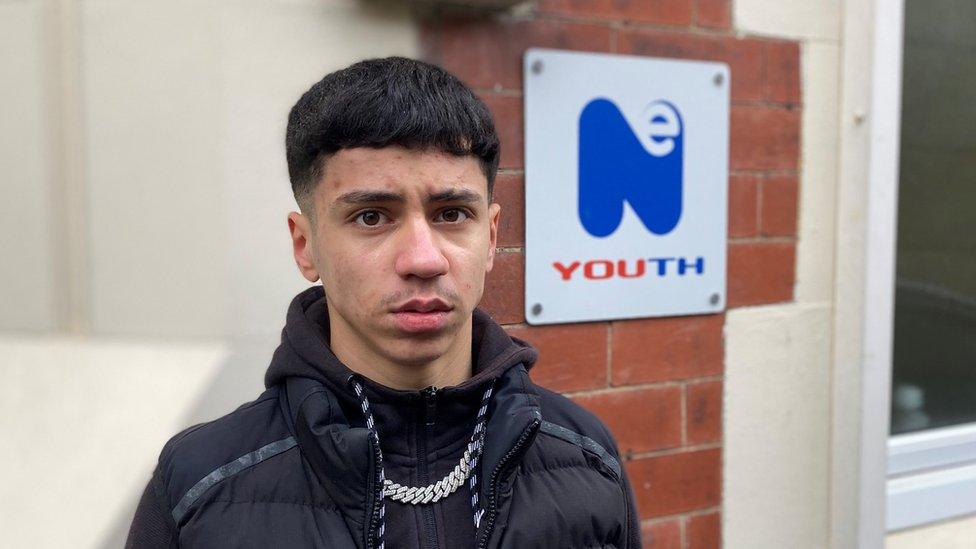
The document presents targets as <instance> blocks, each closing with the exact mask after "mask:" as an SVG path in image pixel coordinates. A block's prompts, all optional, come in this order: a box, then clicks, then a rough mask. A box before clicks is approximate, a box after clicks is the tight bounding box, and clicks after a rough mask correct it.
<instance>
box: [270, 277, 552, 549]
mask: <svg viewBox="0 0 976 549" xmlns="http://www.w3.org/2000/svg"><path fill="white" fill-rule="evenodd" d="M473 316H474V318H473V327H472V341H471V365H472V369H473V375H472V377H471V378H470V379H468V380H467V381H465V382H464V383H462V384H460V385H457V386H455V387H437V388H431V387H428V388H427V389H425V390H423V391H401V390H397V389H391V388H389V387H386V386H383V385H380V384H379V383H376V382H373V381H372V380H370V379H368V378H363V380H364V384H363V385H364V389H365V392H366V396H367V397H368V398H369V402H370V406H371V408H372V410H373V416H374V417H375V420H376V431H377V433H378V435H379V440H380V448H381V449H382V450H383V468H384V471H385V473H386V478H388V479H390V480H392V481H394V482H397V483H399V484H403V485H406V486H427V485H428V484H430V483H432V482H436V481H438V480H440V479H442V478H443V477H444V476H445V475H447V474H448V473H450V472H451V470H452V469H454V466H455V465H457V463H458V461H459V460H460V459H461V454H462V453H463V452H464V448H465V446H466V445H467V443H468V441H469V439H470V437H471V431H472V430H473V429H474V422H475V417H476V415H477V410H478V406H479V404H480V403H481V397H482V394H483V393H484V390H485V389H486V388H487V385H486V384H487V383H488V382H490V381H494V380H495V379H497V378H498V377H499V376H501V375H502V374H504V373H505V372H506V371H508V370H509V369H510V368H512V367H513V366H517V365H519V364H523V365H525V367H526V368H531V367H532V365H533V364H534V363H535V361H536V359H537V357H538V353H537V352H536V350H535V349H533V348H532V347H531V346H530V345H529V344H528V343H526V342H524V341H522V340H519V339H517V338H513V337H511V336H509V335H508V334H507V333H505V330H503V329H502V328H501V327H500V326H499V325H498V324H496V323H495V322H494V321H493V320H492V319H491V318H490V317H489V316H488V315H487V314H486V313H484V312H482V311H481V310H478V309H476V310H475V311H474V315H473ZM352 374H353V371H352V370H350V369H349V368H348V367H347V366H346V365H345V364H343V363H342V362H340V361H339V359H338V358H336V356H335V355H334V354H333V353H332V349H330V348H329V311H328V307H327V306H326V300H325V293H324V292H323V289H322V287H321V286H314V287H312V288H310V289H308V290H306V291H305V292H303V293H301V294H299V295H298V297H296V298H295V300H294V301H293V302H292V304H291V306H290V307H289V309H288V318H287V321H286V324H285V328H284V330H282V334H281V345H280V346H279V347H278V349H277V350H276V351H275V354H274V357H273V358H272V360H271V367H270V368H268V371H267V374H266V375H265V378H264V384H265V386H267V387H274V386H275V385H278V384H279V383H281V382H283V381H284V380H285V379H286V378H288V377H291V376H300V377H308V378H312V379H315V380H317V381H320V382H322V383H323V384H324V385H325V386H327V387H328V388H329V389H330V390H331V391H332V392H333V393H334V394H335V396H336V397H337V398H338V400H339V403H340V405H341V406H342V410H343V412H344V413H345V416H346V418H348V419H349V423H350V424H351V425H353V426H357V427H362V426H364V425H365V418H364V417H363V414H362V411H361V410H360V404H359V400H358V398H357V397H356V395H355V393H354V392H353V390H352V389H351V388H350V385H349V378H350V376H351V375H352ZM466 494H467V491H466V490H458V492H455V493H454V494H451V495H450V496H448V497H446V498H444V499H442V500H440V501H438V502H437V503H432V504H427V505H409V504H405V503H398V502H393V501H390V500H387V502H386V547H388V548H390V549H396V548H398V547H422V548H424V549H429V548H435V547H438V548H446V547H450V548H453V547H458V548H463V547H473V546H474V537H475V528H474V520H473V516H472V508H471V503H470V501H469V498H468V497H467V496H466Z"/></svg>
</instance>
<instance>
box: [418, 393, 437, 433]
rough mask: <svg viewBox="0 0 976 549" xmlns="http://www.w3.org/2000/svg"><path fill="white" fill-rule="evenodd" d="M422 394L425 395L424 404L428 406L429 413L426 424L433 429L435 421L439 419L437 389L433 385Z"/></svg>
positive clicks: (426, 415)
mask: <svg viewBox="0 0 976 549" xmlns="http://www.w3.org/2000/svg"><path fill="white" fill-rule="evenodd" d="M420 392H421V394H423V395H424V402H425V403H426V404H427V413H426V414H425V418H426V420H427V422H426V423H427V426H428V427H431V426H433V425H434V420H435V418H436V417H437V387H434V386H433V385H431V386H430V387H427V388H425V389H422V390H421V391H420Z"/></svg>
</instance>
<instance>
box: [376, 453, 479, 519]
mask: <svg viewBox="0 0 976 549" xmlns="http://www.w3.org/2000/svg"><path fill="white" fill-rule="evenodd" d="M470 463H471V451H470V448H465V450H464V455H463V456H461V461H460V462H459V463H458V464H457V465H455V466H454V470H453V471H451V472H450V473H448V474H447V475H446V476H445V477H444V478H442V479H440V480H438V481H437V482H433V483H431V484H428V485H427V486H422V487H421V486H404V485H402V484H397V483H395V482H393V481H392V480H390V479H384V480H383V495H384V496H385V497H388V498H390V499H392V500H393V501H400V502H403V503H409V504H411V505H423V504H425V503H437V501H438V500H440V499H441V498H444V497H447V496H449V495H451V494H452V493H454V491H456V490H457V489H458V488H460V487H461V486H463V485H464V481H466V480H468V477H469V476H471V469H470V466H469V464H470Z"/></svg>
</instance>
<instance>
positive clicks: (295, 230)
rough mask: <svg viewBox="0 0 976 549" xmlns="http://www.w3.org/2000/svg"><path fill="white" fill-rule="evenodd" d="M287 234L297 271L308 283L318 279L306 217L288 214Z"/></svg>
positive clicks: (296, 213) (308, 221)
mask: <svg viewBox="0 0 976 549" xmlns="http://www.w3.org/2000/svg"><path fill="white" fill-rule="evenodd" d="M288 232H289V233H291V246H292V253H293V254H294V256H295V263H296V264H297V265H298V270H299V271H300V272H301V273H302V276H304V277H305V279H306V280H308V281H309V282H315V281H317V280H318V279H319V271H318V269H317V268H316V267H315V262H314V261H313V255H312V246H313V244H312V224H311V222H310V220H309V218H308V217H306V216H304V215H302V214H300V213H298V212H291V213H289V214H288Z"/></svg>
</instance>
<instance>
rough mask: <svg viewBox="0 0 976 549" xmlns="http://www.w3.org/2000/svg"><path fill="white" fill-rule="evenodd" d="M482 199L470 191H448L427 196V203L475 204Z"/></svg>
mask: <svg viewBox="0 0 976 549" xmlns="http://www.w3.org/2000/svg"><path fill="white" fill-rule="evenodd" d="M482 200H484V198H482V197H481V195H480V194H478V193H476V192H474V191H472V190H471V189H449V190H446V191H442V192H439V193H433V194H429V195H427V201H428V202H459V203H461V204H477V203H478V202H481V201H482Z"/></svg>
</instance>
